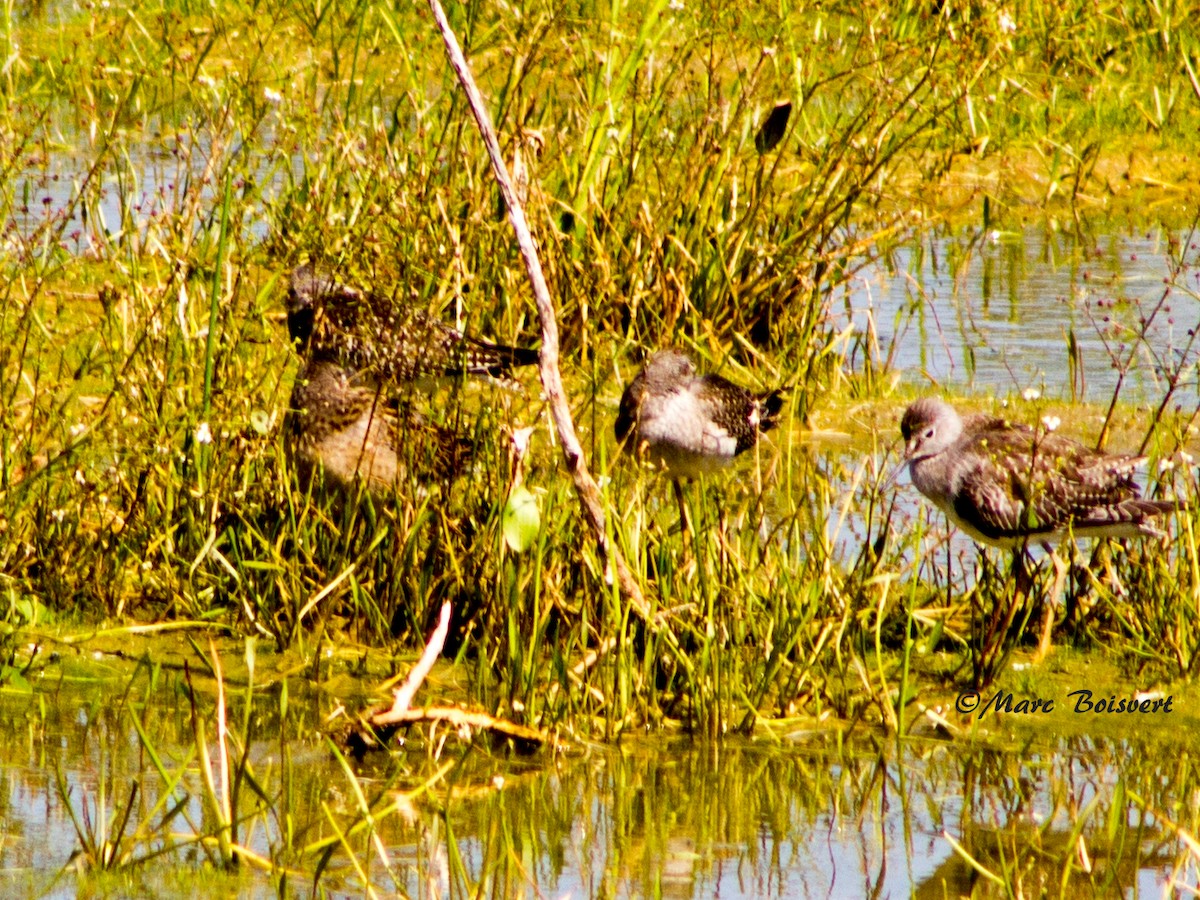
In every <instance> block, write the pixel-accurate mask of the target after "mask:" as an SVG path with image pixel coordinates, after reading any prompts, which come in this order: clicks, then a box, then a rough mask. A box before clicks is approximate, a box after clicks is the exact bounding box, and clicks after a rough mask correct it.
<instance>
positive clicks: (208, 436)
mask: <svg viewBox="0 0 1200 900" xmlns="http://www.w3.org/2000/svg"><path fill="white" fill-rule="evenodd" d="M196 443H197V444H211V443H212V429H210V428H209V427H208V423H207V422H201V423H200V424H199V425H197V426H196Z"/></svg>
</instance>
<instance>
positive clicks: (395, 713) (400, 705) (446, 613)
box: [371, 603, 450, 726]
mask: <svg viewBox="0 0 1200 900" xmlns="http://www.w3.org/2000/svg"><path fill="white" fill-rule="evenodd" d="M449 631H450V604H449V603H443V604H442V612H441V615H440V616H439V617H438V624H437V628H435V629H434V630H433V634H431V635H430V636H429V641H428V642H427V643H426V644H425V652H424V653H422V654H421V658H420V659H418V660H417V664H416V665H415V666H413V668H412V671H411V672H409V673H408V677H407V678H405V679H404V684H402V685H400V687H398V688H396V693H395V695H394V698H393V700H392V706H391V709H386V710H384V711H383V712H377V713H375V714H374V715H373V716H371V724H372V725H377V726H378V725H391V724H393V723H395V722H403V721H405V714H406V713H407V712H408V708H409V707H410V706H411V705H412V699H413V697H414V696H415V695H416V693H417V690H418V689H419V688H420V687H421V684H422V683H423V682H424V681H425V677H426V676H427V675H428V674H429V670H430V669H432V668H433V664H434V663H435V662H437V658H438V657H439V656H441V653H442V647H444V646H445V645H446V634H447V633H448V632H449Z"/></svg>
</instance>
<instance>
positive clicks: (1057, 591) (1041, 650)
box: [1033, 543, 1070, 662]
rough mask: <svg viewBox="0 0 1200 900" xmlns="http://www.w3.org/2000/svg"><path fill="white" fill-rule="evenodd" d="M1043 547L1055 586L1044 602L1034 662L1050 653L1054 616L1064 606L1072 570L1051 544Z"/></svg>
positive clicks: (1044, 544)
mask: <svg viewBox="0 0 1200 900" xmlns="http://www.w3.org/2000/svg"><path fill="white" fill-rule="evenodd" d="M1042 547H1044V548H1045V550H1046V552H1047V553H1048V554H1049V555H1050V562H1051V564H1052V565H1053V566H1054V584H1053V586H1052V587H1051V588H1050V593H1049V594H1047V595H1046V596H1045V597H1044V598H1043V600H1042V627H1041V631H1040V633H1039V636H1038V646H1037V652H1036V653H1035V654H1034V656H1033V661H1034V662H1040V661H1041V660H1042V659H1044V658H1045V656H1046V654H1047V653H1049V652H1050V642H1051V639H1052V638H1053V636H1054V614H1055V610H1056V609H1057V607H1059V606H1060V605H1062V595H1063V588H1064V587H1065V585H1066V582H1067V572H1068V571H1069V569H1070V567H1069V566H1068V564H1067V563H1066V562H1065V561H1064V560H1062V559H1060V558H1059V555H1058V554H1057V553H1056V552H1055V551H1054V549H1053V548H1052V547H1051V546H1050V545H1049V544H1046V543H1043V544H1042Z"/></svg>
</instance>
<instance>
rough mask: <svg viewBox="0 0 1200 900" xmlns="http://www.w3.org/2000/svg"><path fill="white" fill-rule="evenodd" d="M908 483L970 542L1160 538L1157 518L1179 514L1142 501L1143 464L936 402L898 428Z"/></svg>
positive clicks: (1170, 506)
mask: <svg viewBox="0 0 1200 900" xmlns="http://www.w3.org/2000/svg"><path fill="white" fill-rule="evenodd" d="M900 432H901V434H902V435H903V436H904V458H905V460H906V461H907V463H908V469H909V472H910V473H911V475H912V480H913V484H915V485H916V486H917V489H918V490H919V491H920V492H921V493H922V494H924V495H925V496H926V497H928V498H929V499H930V500H932V501H933V502H934V504H935V505H936V506H937V507H938V508H939V509H940V510H942V512H944V513H945V514H946V516H947V517H948V518H949V519H950V521H951V522H953V523H954V524H955V525H957V526H958V527H959V528H961V529H962V530H963V531H965V532H966V533H967V534H969V535H970V536H971V537H972V538H974V539H975V540H977V541H982V542H984V543H988V544H993V545H994V546H997V547H1005V548H1008V549H1016V548H1020V547H1023V546H1025V544H1026V543H1027V542H1029V541H1043V542H1045V541H1054V540H1058V539H1060V538H1062V537H1064V536H1066V535H1067V534H1072V535H1074V536H1075V537H1137V536H1139V535H1150V536H1162V534H1163V532H1162V531H1160V530H1159V529H1158V528H1156V527H1155V525H1154V522H1153V520H1154V519H1155V517H1157V516H1160V515H1163V514H1164V513H1169V512H1172V511H1174V510H1177V509H1180V508H1181V504H1180V503H1179V502H1177V501H1175V500H1146V499H1144V498H1142V496H1141V491H1140V489H1139V488H1138V486H1137V483H1136V482H1135V481H1134V479H1133V472H1134V470H1135V469H1136V468H1137V467H1138V466H1139V465H1141V464H1142V463H1143V462H1145V457H1141V456H1131V455H1128V454H1110V453H1103V452H1101V451H1098V450H1091V449H1089V448H1087V447H1084V446H1083V445H1081V444H1078V443H1076V442H1075V441H1072V440H1070V439H1069V438H1065V437H1062V436H1061V435H1057V434H1054V433H1053V432H1047V431H1044V430H1038V431H1035V430H1034V429H1032V428H1029V427H1028V426H1025V425H1014V424H1010V423H1009V422H1006V421H1004V420H1003V419H998V418H994V417H992V416H985V415H976V416H969V417H967V418H966V419H963V418H962V417H960V416H959V414H958V413H957V412H956V411H955V410H954V408H953V407H952V406H950V405H949V404H947V403H945V402H943V401H941V400H938V399H936V398H932V397H927V398H924V399H921V400H917V401H916V402H915V403H913V404H912V405H911V406H909V407H908V409H907V410H906V411H905V413H904V418H903V419H902V420H901V422H900Z"/></svg>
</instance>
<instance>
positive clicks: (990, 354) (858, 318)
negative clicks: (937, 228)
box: [841, 226, 1200, 402]
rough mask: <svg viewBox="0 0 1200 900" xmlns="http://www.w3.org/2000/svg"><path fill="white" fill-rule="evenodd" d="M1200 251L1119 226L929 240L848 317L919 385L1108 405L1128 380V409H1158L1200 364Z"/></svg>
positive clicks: (858, 300)
mask: <svg viewBox="0 0 1200 900" xmlns="http://www.w3.org/2000/svg"><path fill="white" fill-rule="evenodd" d="M1197 247H1198V243H1197V238H1196V237H1194V236H1190V235H1188V234H1182V233H1174V232H1168V231H1165V230H1162V229H1153V230H1149V231H1140V232H1127V231H1124V230H1121V229H1120V228H1119V227H1117V226H1111V227H1110V228H1109V229H1108V230H1105V231H1103V232H1100V233H1098V234H1087V235H1082V236H1081V235H1077V234H1075V233H1073V232H1062V231H1054V230H1050V229H1047V228H1027V229H1025V230H1023V231H1020V232H995V231H993V232H989V233H984V232H981V231H979V230H971V229H965V230H963V231H961V232H957V233H950V234H947V233H931V234H929V235H926V236H925V237H922V238H920V239H918V240H917V241H915V242H914V243H911V244H908V245H905V246H902V247H900V248H899V249H897V250H896V251H895V252H893V253H892V254H891V255H890V257H888V258H885V259H883V260H881V261H880V262H879V263H878V264H875V265H872V266H869V267H867V268H866V269H864V270H863V271H862V272H860V273H859V274H858V275H857V276H856V277H855V278H854V279H853V281H852V282H851V284H850V286H849V288H848V290H847V292H846V294H845V295H844V305H843V308H842V310H841V315H842V317H843V320H846V319H848V320H849V321H851V322H853V323H854V324H855V326H856V328H857V329H858V330H859V331H860V333H865V332H867V330H868V329H869V327H870V323H871V321H872V320H873V322H874V329H875V332H876V333H877V335H878V344H879V354H880V356H882V357H883V358H886V359H890V360H891V362H892V364H893V365H894V366H895V367H896V368H897V369H898V370H899V371H900V372H901V373H902V375H903V378H904V380H906V381H907V382H909V383H911V384H917V385H947V386H952V387H955V388H957V389H960V390H963V391H965V392H967V393H979V394H981V395H989V394H994V395H997V396H1001V397H1004V396H1010V395H1021V394H1022V393H1023V392H1025V391H1026V390H1034V391H1037V392H1039V393H1040V394H1041V395H1042V396H1044V397H1049V398H1054V399H1059V400H1084V401H1091V402H1102V401H1107V400H1108V399H1109V398H1110V397H1111V396H1112V393H1113V390H1114V388H1115V387H1116V385H1117V379H1118V375H1119V374H1120V373H1121V372H1122V371H1126V372H1127V373H1128V374H1127V376H1126V379H1125V384H1126V387H1125V390H1126V398H1127V399H1130V400H1135V401H1139V402H1147V401H1153V400H1157V399H1158V398H1160V397H1161V396H1162V392H1163V390H1164V389H1165V385H1166V381H1165V378H1166V375H1167V373H1168V372H1169V369H1170V368H1171V367H1173V366H1183V365H1186V364H1188V363H1194V362H1195V361H1196V359H1197V353H1196V349H1197V348H1196V347H1194V346H1193V334H1194V332H1196V331H1197V330H1200V296H1198V293H1197V292H1198V291H1200V269H1198V268H1197V263H1198V262H1200V250H1198V249H1197ZM1071 342H1073V343H1074V344H1075V346H1076V347H1077V350H1076V351H1075V353H1074V355H1072V353H1071V351H1070V349H1069V345H1070V343H1071ZM1189 382H1190V392H1189V393H1190V395H1191V397H1192V398H1193V399H1194V397H1195V394H1196V385H1195V378H1194V377H1193V378H1190V379H1189Z"/></svg>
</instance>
